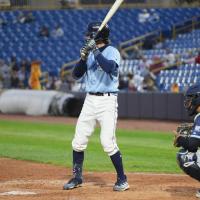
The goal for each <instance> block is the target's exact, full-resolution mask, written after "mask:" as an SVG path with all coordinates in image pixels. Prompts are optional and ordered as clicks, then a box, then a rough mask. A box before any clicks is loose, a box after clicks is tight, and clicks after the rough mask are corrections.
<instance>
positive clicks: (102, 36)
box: [86, 22, 110, 43]
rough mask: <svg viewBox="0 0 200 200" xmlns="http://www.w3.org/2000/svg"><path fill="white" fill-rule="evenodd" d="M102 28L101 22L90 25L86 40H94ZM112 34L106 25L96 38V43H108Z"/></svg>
mask: <svg viewBox="0 0 200 200" xmlns="http://www.w3.org/2000/svg"><path fill="white" fill-rule="evenodd" d="M100 26H101V22H92V23H89V24H88V27H87V32H86V38H89V39H91V38H94V37H95V36H96V33H97V31H98V29H99V27H100ZM109 34H110V29H109V26H108V25H107V24H106V25H105V26H104V27H103V29H102V30H101V31H100V32H99V33H98V35H97V36H96V37H95V41H96V42H98V41H103V42H105V43H108V38H109Z"/></svg>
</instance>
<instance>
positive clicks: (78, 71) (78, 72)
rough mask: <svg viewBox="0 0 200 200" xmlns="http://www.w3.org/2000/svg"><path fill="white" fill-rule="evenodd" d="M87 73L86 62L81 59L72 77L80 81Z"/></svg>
mask: <svg viewBox="0 0 200 200" xmlns="http://www.w3.org/2000/svg"><path fill="white" fill-rule="evenodd" d="M86 71H87V64H86V61H85V60H82V59H80V60H79V62H78V63H77V64H76V65H75V67H74V69H73V71H72V76H73V78H74V79H77V80H78V79H80V78H81V77H83V75H84V74H85V72H86Z"/></svg>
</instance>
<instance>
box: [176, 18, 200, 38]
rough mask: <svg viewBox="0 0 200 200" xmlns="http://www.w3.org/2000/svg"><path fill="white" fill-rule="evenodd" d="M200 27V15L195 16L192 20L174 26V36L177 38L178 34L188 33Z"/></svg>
mask: <svg viewBox="0 0 200 200" xmlns="http://www.w3.org/2000/svg"><path fill="white" fill-rule="evenodd" d="M198 28H200V16H196V17H193V18H192V19H190V20H186V21H184V22H182V23H181V24H175V25H174V26H173V34H172V35H173V38H176V36H177V35H178V34H181V33H187V32H190V31H192V30H194V29H198Z"/></svg>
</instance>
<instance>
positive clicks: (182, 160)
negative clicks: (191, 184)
mask: <svg viewBox="0 0 200 200" xmlns="http://www.w3.org/2000/svg"><path fill="white" fill-rule="evenodd" d="M177 163H178V165H179V167H180V168H181V169H182V170H183V171H184V172H185V173H186V174H187V175H189V176H190V177H192V178H194V179H196V180H198V181H200V167H199V165H198V163H199V158H198V156H197V154H194V153H189V154H188V152H187V151H186V150H184V149H181V150H180V151H179V152H178V153H177ZM196 197H198V198H200V190H198V191H197V193H196Z"/></svg>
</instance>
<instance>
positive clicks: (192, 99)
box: [184, 84, 200, 116]
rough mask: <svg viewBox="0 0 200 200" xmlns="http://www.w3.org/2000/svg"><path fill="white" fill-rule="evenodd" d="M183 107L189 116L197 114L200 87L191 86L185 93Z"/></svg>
mask: <svg viewBox="0 0 200 200" xmlns="http://www.w3.org/2000/svg"><path fill="white" fill-rule="evenodd" d="M184 106H185V108H186V110H187V111H188V114H189V115H190V116H192V115H195V114H197V108H198V106H200V85H198V84H197V85H192V86H190V87H189V88H188V90H187V91H186V93H185V100H184Z"/></svg>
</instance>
